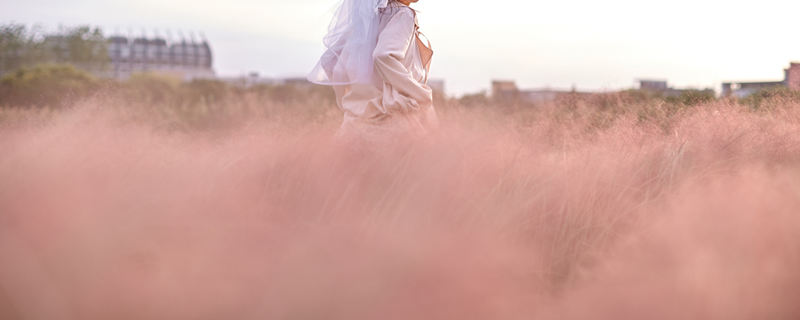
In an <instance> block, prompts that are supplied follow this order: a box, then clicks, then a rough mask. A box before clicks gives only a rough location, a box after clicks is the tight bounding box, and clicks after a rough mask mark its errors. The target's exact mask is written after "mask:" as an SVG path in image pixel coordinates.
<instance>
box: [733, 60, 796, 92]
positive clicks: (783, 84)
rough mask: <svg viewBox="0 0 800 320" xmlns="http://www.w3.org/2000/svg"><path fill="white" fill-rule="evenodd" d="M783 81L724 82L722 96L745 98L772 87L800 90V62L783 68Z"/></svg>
mask: <svg viewBox="0 0 800 320" xmlns="http://www.w3.org/2000/svg"><path fill="white" fill-rule="evenodd" d="M783 74H784V78H783V81H760V82H723V83H722V96H723V97H737V98H744V97H747V96H749V95H751V94H754V93H756V92H758V91H761V90H764V89H771V88H789V89H792V90H800V63H798V62H792V63H790V64H789V67H788V68H786V69H784V70H783Z"/></svg>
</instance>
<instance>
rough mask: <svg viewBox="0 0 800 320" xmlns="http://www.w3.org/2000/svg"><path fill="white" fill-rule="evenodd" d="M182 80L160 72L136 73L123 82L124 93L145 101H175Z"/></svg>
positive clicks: (133, 98) (129, 97)
mask: <svg viewBox="0 0 800 320" xmlns="http://www.w3.org/2000/svg"><path fill="white" fill-rule="evenodd" d="M180 85H181V80H180V79H178V78H175V77H173V76H169V75H165V74H160V73H151V72H144V73H136V74H133V75H132V76H131V77H130V78H129V79H128V80H127V81H125V82H123V83H122V86H121V87H122V91H123V94H124V95H125V96H126V97H127V98H128V99H131V100H135V101H139V102H143V103H149V104H152V103H175V102H176V97H177V93H178V89H179V87H180Z"/></svg>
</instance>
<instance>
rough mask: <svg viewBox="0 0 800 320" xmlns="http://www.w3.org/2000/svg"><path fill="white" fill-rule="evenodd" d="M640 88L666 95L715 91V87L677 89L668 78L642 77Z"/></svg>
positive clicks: (674, 95)
mask: <svg viewBox="0 0 800 320" xmlns="http://www.w3.org/2000/svg"><path fill="white" fill-rule="evenodd" d="M639 90H642V91H646V92H652V93H657V94H660V95H662V96H664V97H677V96H680V95H682V94H684V93H686V92H691V91H703V92H709V93H714V90H713V89H699V90H698V89H676V88H673V87H670V86H669V83H668V82H667V81H666V80H652V79H640V80H639Z"/></svg>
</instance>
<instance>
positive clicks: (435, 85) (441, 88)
mask: <svg viewBox="0 0 800 320" xmlns="http://www.w3.org/2000/svg"><path fill="white" fill-rule="evenodd" d="M428 86H429V87H431V90H433V95H434V96H436V97H441V98H444V97H445V96H446V94H447V92H446V91H445V85H444V79H430V80H428Z"/></svg>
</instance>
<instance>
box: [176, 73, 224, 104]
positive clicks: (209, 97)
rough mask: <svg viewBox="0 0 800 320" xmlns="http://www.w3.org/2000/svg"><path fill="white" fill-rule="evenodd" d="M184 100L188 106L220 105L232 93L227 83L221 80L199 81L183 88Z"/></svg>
mask: <svg viewBox="0 0 800 320" xmlns="http://www.w3.org/2000/svg"><path fill="white" fill-rule="evenodd" d="M181 91H182V100H183V102H184V103H187V104H198V103H206V104H208V103H211V104H215V103H220V102H222V101H223V100H225V98H227V97H228V96H229V94H230V93H231V92H230V91H231V88H230V87H229V86H228V84H227V83H225V82H222V81H219V80H208V79H197V80H193V81H191V82H188V83H185V84H183V85H182V86H181Z"/></svg>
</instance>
